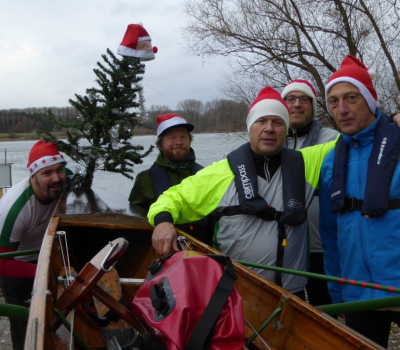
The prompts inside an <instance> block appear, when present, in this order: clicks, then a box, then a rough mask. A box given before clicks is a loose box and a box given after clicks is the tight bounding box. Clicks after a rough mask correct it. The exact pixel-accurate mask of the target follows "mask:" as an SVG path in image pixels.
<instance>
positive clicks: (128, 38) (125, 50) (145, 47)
mask: <svg viewBox="0 0 400 350" xmlns="http://www.w3.org/2000/svg"><path fill="white" fill-rule="evenodd" d="M157 51H158V49H157V47H156V46H154V47H152V45H151V37H150V35H149V33H147V31H146V29H144V28H143V25H142V24H129V25H128V28H127V30H126V32H125V35H124V38H123V39H122V42H121V44H119V46H118V50H117V53H119V54H120V55H121V56H128V57H136V58H139V59H140V61H151V60H154V59H155V56H154V54H155V53H157Z"/></svg>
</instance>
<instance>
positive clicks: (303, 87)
mask: <svg viewBox="0 0 400 350" xmlns="http://www.w3.org/2000/svg"><path fill="white" fill-rule="evenodd" d="M294 91H297V92H302V93H303V94H305V95H307V96H308V97H310V98H311V99H312V107H313V117H314V118H315V117H316V116H317V93H316V92H315V89H314V87H313V86H312V85H311V84H310V83H309V82H308V81H307V80H302V79H296V80H293V81H291V82H290V83H289V84H287V85H286V86H285V88H284V89H283V91H282V93H281V96H282V98H283V99H285V97H286V96H287V95H289V94H290V93H291V92H294Z"/></svg>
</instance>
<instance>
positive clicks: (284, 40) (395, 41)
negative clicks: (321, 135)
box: [185, 0, 400, 118]
mask: <svg viewBox="0 0 400 350" xmlns="http://www.w3.org/2000/svg"><path fill="white" fill-rule="evenodd" d="M399 10H400V5H399V3H398V2H397V1H395V0H382V1H376V0H347V1H342V0H319V1H315V0H189V1H188V2H187V5H186V9H185V11H186V13H187V15H188V23H187V28H186V29H187V30H186V33H188V34H187V35H188V38H187V39H188V42H189V45H190V48H191V49H192V51H193V52H195V53H196V54H202V55H214V56H215V55H216V56H218V55H222V56H229V57H231V58H232V62H233V65H234V67H235V69H236V72H235V75H230V77H229V79H228V80H227V81H228V85H229V90H230V93H231V94H230V97H231V98H232V97H234V96H233V95H235V94H236V97H237V98H241V99H242V100H244V101H246V100H247V101H248V100H251V99H252V98H253V96H251V95H252V94H254V90H258V89H259V88H261V87H262V86H265V85H267V84H268V85H271V86H273V87H275V88H278V89H279V88H282V87H283V86H284V85H286V84H287V82H288V81H290V80H293V79H296V78H304V79H308V80H310V81H311V82H312V83H313V84H314V85H315V86H316V88H317V90H318V91H319V92H320V98H319V109H320V114H321V115H324V116H326V117H327V114H326V107H325V99H324V93H323V92H324V85H325V83H326V81H327V80H328V78H329V76H330V75H331V74H332V72H334V71H336V70H337V69H338V68H339V66H340V63H341V61H342V60H343V58H344V57H345V56H346V55H347V54H351V55H354V56H357V57H358V58H360V59H361V60H363V61H364V62H365V63H366V64H367V66H369V67H370V68H373V69H374V70H375V71H376V72H377V80H376V82H375V86H376V89H377V91H378V94H379V102H380V105H381V107H383V109H384V110H386V111H390V110H393V109H394V108H397V109H398V108H400V97H399V92H400V74H399V70H398V68H397V66H398V63H399V55H400V49H399V47H400V46H399V44H400V36H399V34H400V26H399V24H400V17H399ZM246 84H247V85H248V86H252V87H254V86H255V87H257V89H254V88H253V89H250V95H248V96H246V90H247V89H245V87H246ZM328 118H329V117H328Z"/></svg>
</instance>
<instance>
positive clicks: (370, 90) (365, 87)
mask: <svg viewBox="0 0 400 350" xmlns="http://www.w3.org/2000/svg"><path fill="white" fill-rule="evenodd" d="M375 77H376V73H375V71H374V70H372V69H368V68H367V67H366V66H365V64H364V63H362V62H361V61H360V60H358V59H357V58H355V57H354V56H351V55H348V56H346V57H345V59H344V60H343V63H342V65H341V67H340V69H338V70H337V71H336V72H335V73H333V74H332V76H331V77H330V79H329V80H328V84H327V85H326V88H325V99H326V106H327V108H328V111H329V105H328V92H329V90H330V88H331V87H332V86H333V85H335V84H337V83H341V82H346V83H350V84H352V85H354V86H355V87H357V88H358V90H359V91H360V94H361V95H362V96H363V97H364V99H365V101H366V102H367V104H368V107H369V109H370V111H371V112H372V113H374V114H375V111H376V108H377V103H376V100H377V98H378V97H377V94H376V91H375V89H374V86H373V84H372V80H373V79H375Z"/></svg>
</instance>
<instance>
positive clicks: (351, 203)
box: [345, 197, 362, 211]
mask: <svg viewBox="0 0 400 350" xmlns="http://www.w3.org/2000/svg"><path fill="white" fill-rule="evenodd" d="M345 200H346V203H345V204H346V205H345V209H347V210H351V211H354V210H360V209H361V207H362V201H361V200H359V199H357V198H355V197H346V199H345Z"/></svg>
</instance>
